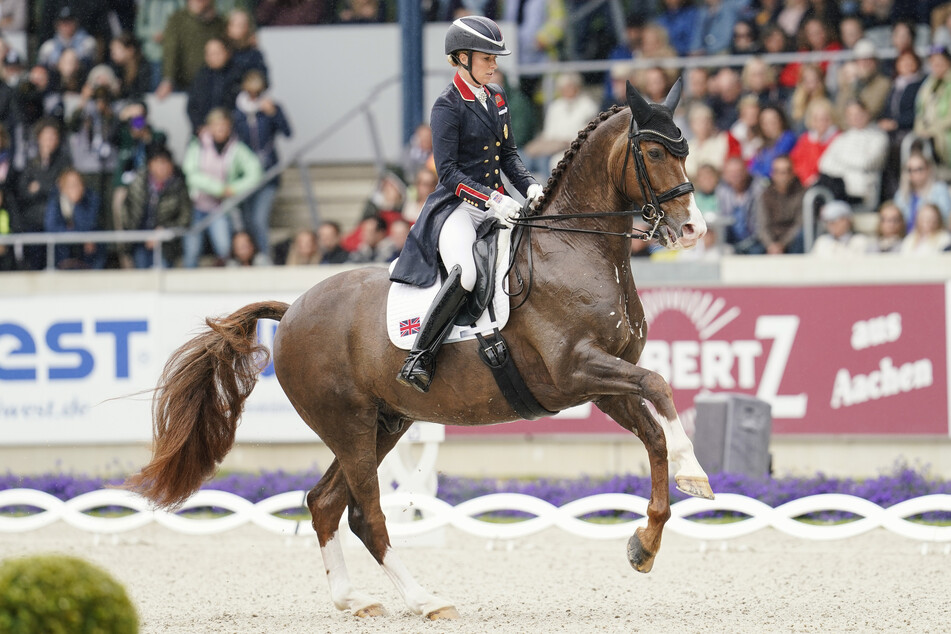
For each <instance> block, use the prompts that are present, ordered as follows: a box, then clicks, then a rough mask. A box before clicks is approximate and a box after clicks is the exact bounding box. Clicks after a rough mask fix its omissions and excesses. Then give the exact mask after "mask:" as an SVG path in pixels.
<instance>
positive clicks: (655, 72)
mask: <svg viewBox="0 0 951 634" xmlns="http://www.w3.org/2000/svg"><path fill="white" fill-rule="evenodd" d="M632 83H633V84H634V85H635V86H637V89H638V90H639V91H640V93H641V95H643V96H644V98H645V99H647V100H648V101H650V102H653V103H664V99H665V98H666V97H667V92H668V91H669V90H670V83H669V82H668V81H667V71H665V70H664V69H663V68H661V67H660V66H650V67H648V68H643V69H641V70H640V71H638V72H637V74H636V76H635V81H634V82H632ZM578 129H579V130H580V129H581V128H578Z"/></svg>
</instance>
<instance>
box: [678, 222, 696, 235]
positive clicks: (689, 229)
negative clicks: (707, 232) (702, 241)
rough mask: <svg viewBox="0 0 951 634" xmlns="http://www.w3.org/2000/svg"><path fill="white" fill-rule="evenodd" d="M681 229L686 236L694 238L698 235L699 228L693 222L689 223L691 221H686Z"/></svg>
mask: <svg viewBox="0 0 951 634" xmlns="http://www.w3.org/2000/svg"><path fill="white" fill-rule="evenodd" d="M680 231H681V233H682V234H683V237H685V238H693V237H695V236H696V235H697V228H696V227H695V226H693V224H692V223H689V222H687V223H685V224H684V225H683V226H682V227H681V228H680Z"/></svg>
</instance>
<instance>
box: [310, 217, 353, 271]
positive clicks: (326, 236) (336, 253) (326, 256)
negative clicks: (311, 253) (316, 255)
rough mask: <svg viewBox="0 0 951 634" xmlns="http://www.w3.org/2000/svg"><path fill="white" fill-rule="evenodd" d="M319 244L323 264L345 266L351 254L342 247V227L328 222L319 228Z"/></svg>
mask: <svg viewBox="0 0 951 634" xmlns="http://www.w3.org/2000/svg"><path fill="white" fill-rule="evenodd" d="M317 243H318V245H319V246H320V263H321V264H343V263H345V262H346V261H347V260H349V259H350V254H349V253H347V251H346V250H345V249H344V248H343V247H342V246H340V225H338V224H337V223H336V222H332V221H326V222H323V223H321V225H320V226H319V227H317Z"/></svg>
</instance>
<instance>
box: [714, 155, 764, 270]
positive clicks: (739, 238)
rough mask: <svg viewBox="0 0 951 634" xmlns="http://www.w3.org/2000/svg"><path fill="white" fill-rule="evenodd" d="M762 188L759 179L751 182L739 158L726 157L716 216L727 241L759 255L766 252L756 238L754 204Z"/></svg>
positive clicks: (735, 247)
mask: <svg viewBox="0 0 951 634" xmlns="http://www.w3.org/2000/svg"><path fill="white" fill-rule="evenodd" d="M762 188H763V184H762V182H761V181H754V180H753V178H752V176H751V175H750V173H749V171H748V170H747V168H746V161H744V160H743V159H741V158H730V159H727V161H726V163H725V164H724V165H723V176H722V178H721V180H720V184H719V185H717V208H718V212H717V217H718V218H720V219H722V222H723V226H725V227H726V242H727V243H728V244H730V245H732V246H733V248H734V249H735V250H736V252H737V253H739V254H742V255H751V254H761V253H764V252H765V251H766V249H765V248H764V247H763V245H762V244H760V243H759V241H758V240H757V239H756V227H755V222H756V217H755V213H754V211H753V203H754V202H755V201H756V200H757V199H758V198H759V195H760V191H761V190H762Z"/></svg>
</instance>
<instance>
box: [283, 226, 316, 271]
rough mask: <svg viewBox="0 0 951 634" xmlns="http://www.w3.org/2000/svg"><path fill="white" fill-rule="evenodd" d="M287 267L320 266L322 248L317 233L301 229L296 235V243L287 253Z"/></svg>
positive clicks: (293, 243) (292, 244) (294, 242)
mask: <svg viewBox="0 0 951 634" xmlns="http://www.w3.org/2000/svg"><path fill="white" fill-rule="evenodd" d="M285 264H286V265H287V266H305V265H311V264H320V247H319V245H318V243H317V232H315V231H314V230H313V229H301V230H299V231H298V232H297V233H296V234H294V241H293V242H292V243H291V248H290V250H289V251H288V253H287V261H286V262H285Z"/></svg>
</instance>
